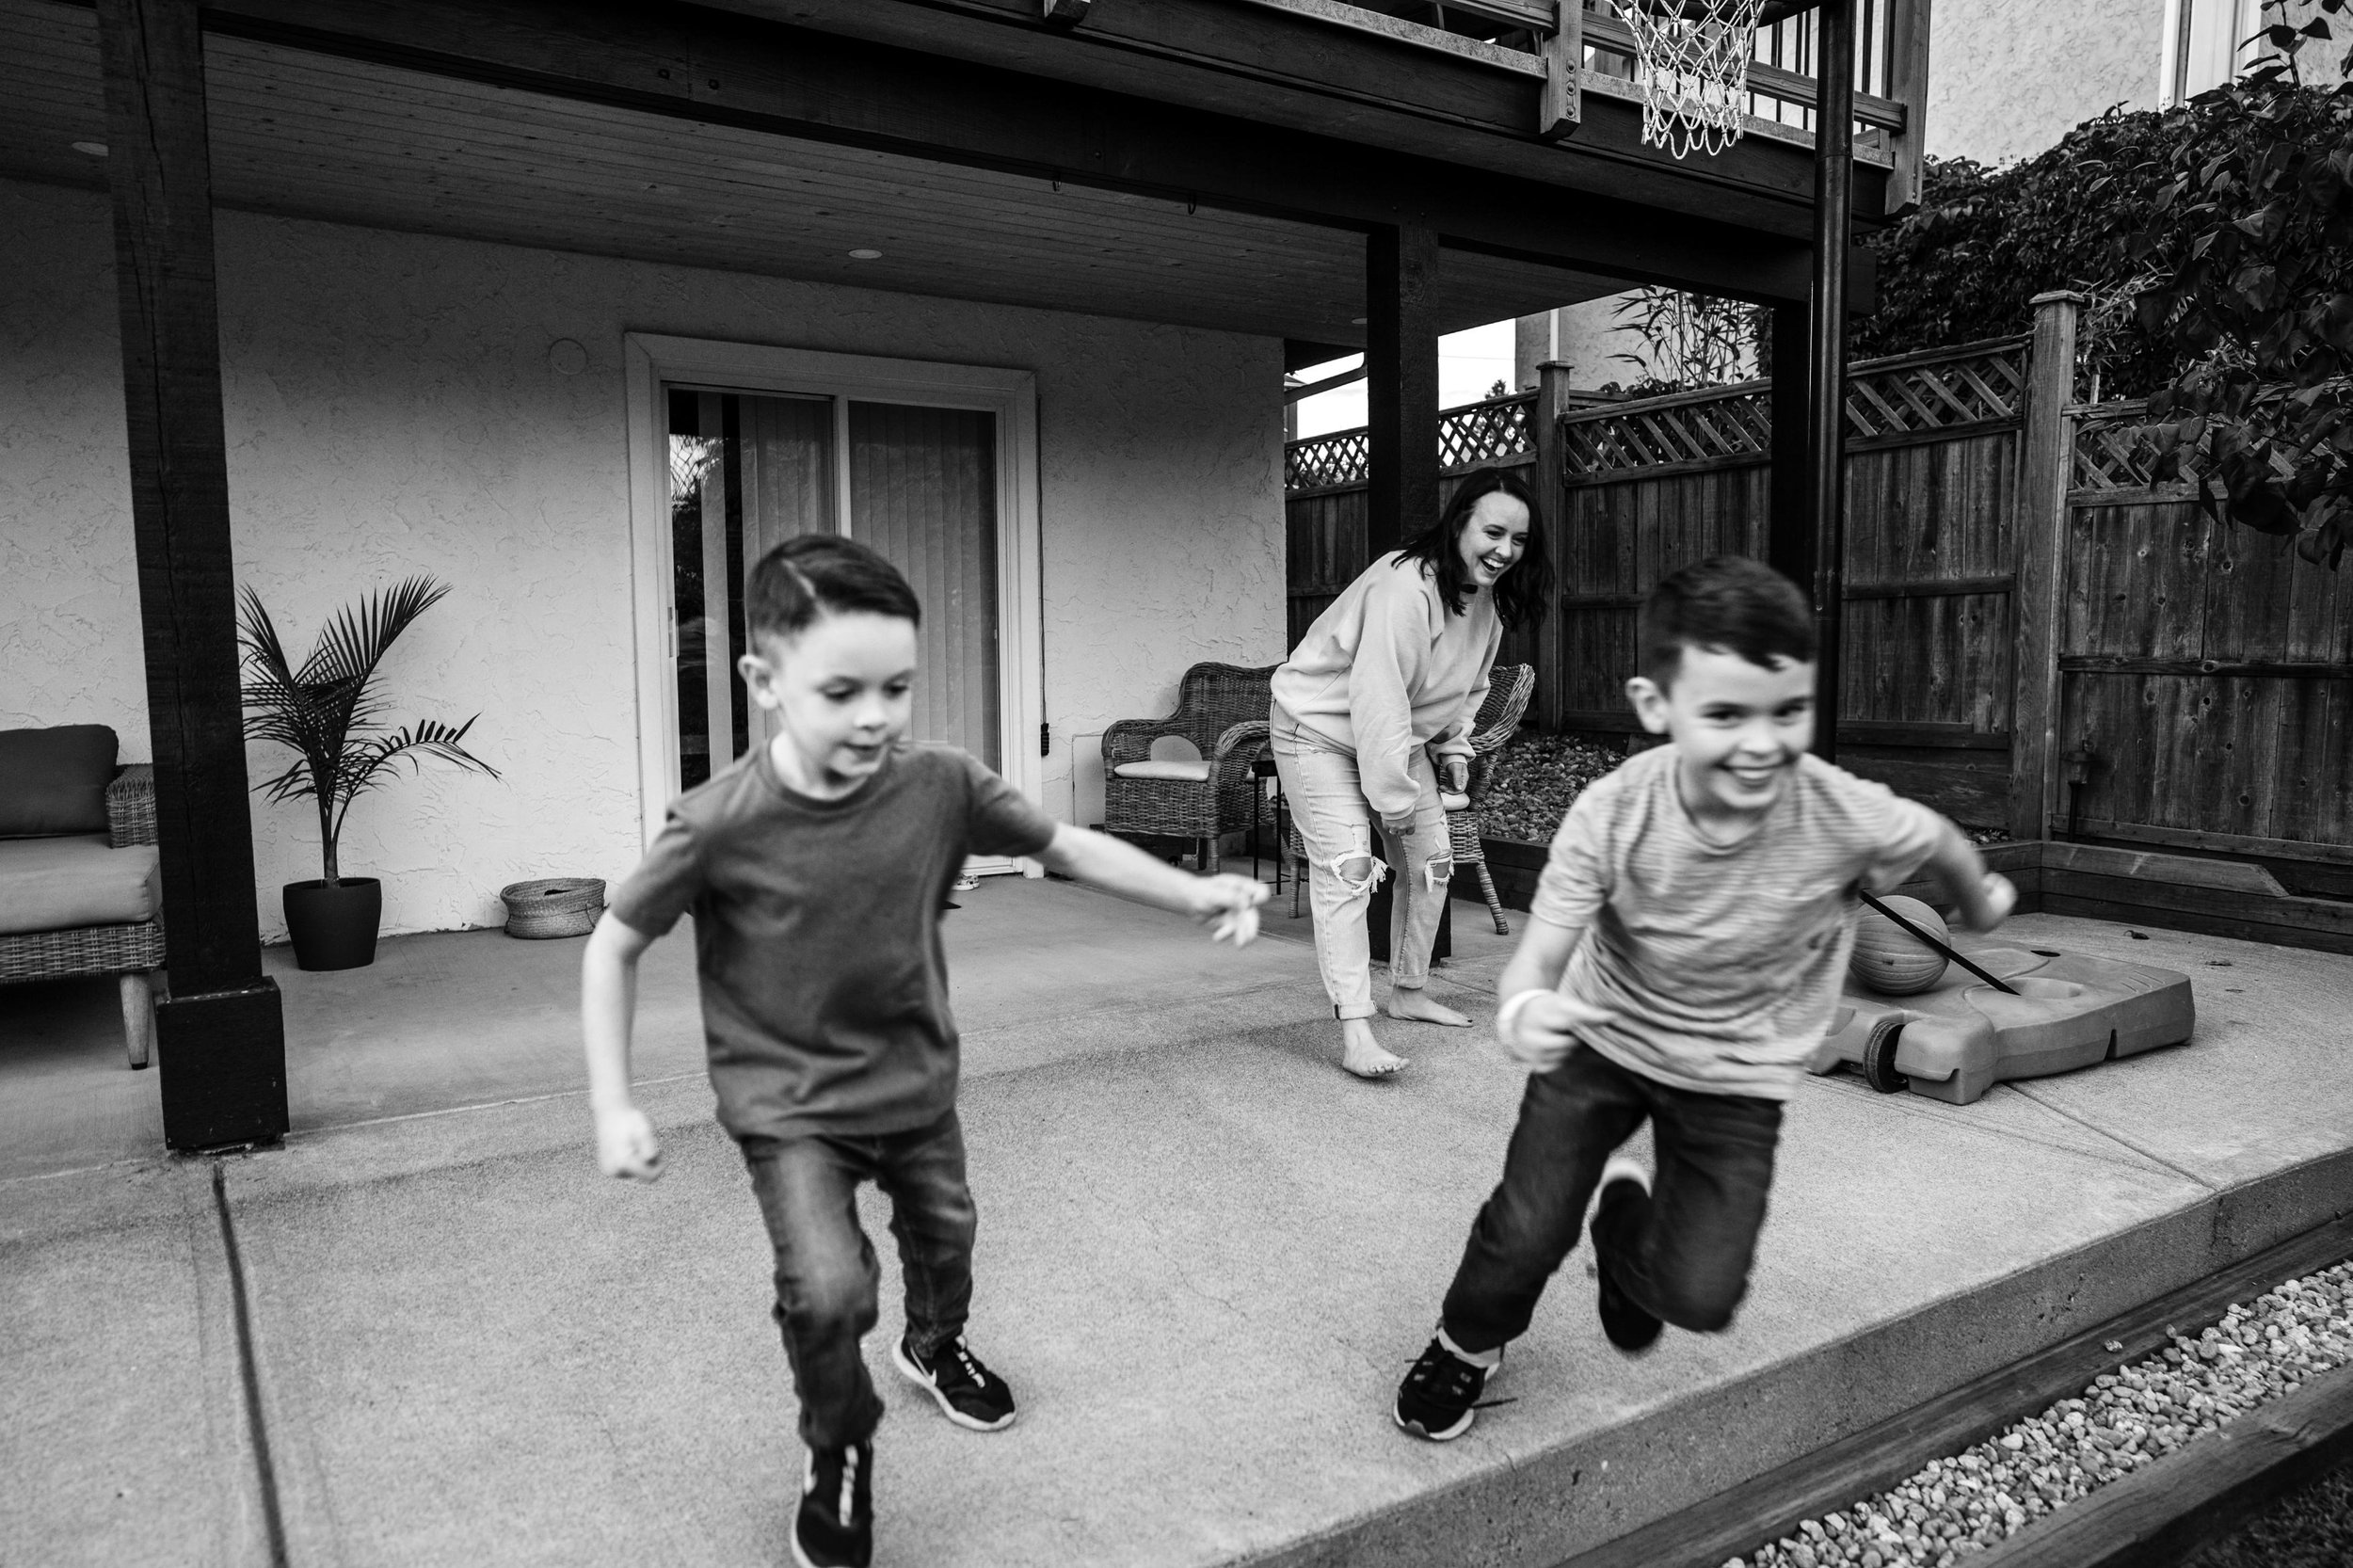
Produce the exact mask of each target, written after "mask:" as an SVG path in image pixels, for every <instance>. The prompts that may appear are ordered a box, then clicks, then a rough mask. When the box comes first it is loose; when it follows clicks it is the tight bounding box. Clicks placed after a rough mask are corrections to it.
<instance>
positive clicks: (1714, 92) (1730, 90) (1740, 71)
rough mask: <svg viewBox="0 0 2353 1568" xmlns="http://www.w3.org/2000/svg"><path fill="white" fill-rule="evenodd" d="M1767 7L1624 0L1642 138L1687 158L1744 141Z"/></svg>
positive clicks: (1748, 2)
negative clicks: (1753, 61) (1752, 67)
mask: <svg viewBox="0 0 2353 1568" xmlns="http://www.w3.org/2000/svg"><path fill="white" fill-rule="evenodd" d="M1572 3H1575V0H1572ZM1766 5H1767V0H1619V5H1618V8H1617V10H1618V18H1619V20H1620V21H1622V22H1624V23H1625V26H1626V30H1627V31H1628V32H1630V33H1632V34H1633V35H1634V57H1635V62H1636V64H1637V66H1638V67H1639V69H1638V71H1637V75H1638V76H1639V77H1640V78H1641V88H1642V139H1643V140H1644V141H1646V142H1649V143H1650V144H1651V145H1652V146H1654V147H1663V148H1665V149H1666V150H1667V151H1668V152H1672V153H1673V154H1674V155H1675V156H1676V157H1677V158H1688V157H1689V156H1690V155H1691V153H1692V152H1693V150H1694V149H1697V150H1701V151H1704V152H1706V153H1707V154H1708V155H1709V156H1711V157H1713V156H1714V155H1715V154H1717V153H1719V152H1722V151H1723V150H1724V149H1725V148H1727V147H1730V146H1731V145H1732V144H1733V143H1734V142H1736V141H1738V140H1739V139H1740V131H1741V117H1742V116H1743V115H1745V114H1746V113H1747V112H1748V99H1749V56H1751V55H1752V54H1753V52H1754V50H1755V47H1756V28H1757V22H1758V19H1759V18H1760V17H1762V16H1763V14H1764V12H1765V9H1766ZM1774 9H1775V10H1777V11H1786V10H1787V9H1788V7H1787V6H1785V5H1781V6H1775V7H1774Z"/></svg>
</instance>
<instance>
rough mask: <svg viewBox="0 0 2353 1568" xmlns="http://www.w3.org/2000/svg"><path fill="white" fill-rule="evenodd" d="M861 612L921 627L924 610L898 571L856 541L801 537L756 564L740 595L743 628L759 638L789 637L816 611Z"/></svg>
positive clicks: (833, 536)
mask: <svg viewBox="0 0 2353 1568" xmlns="http://www.w3.org/2000/svg"><path fill="white" fill-rule="evenodd" d="M821 610H822V611H824V613H825V614H827V615H833V616H839V615H844V614H848V613H851V612H855V611H860V610H863V611H865V612H867V613H868V614H870V615H876V616H898V617H899V618H900V619H902V620H910V621H913V622H915V623H916V624H917V625H918V626H920V625H921V624H923V606H922V603H921V601H920V600H918V599H917V598H916V597H915V590H914V589H913V588H910V587H908V586H907V580H906V579H905V578H904V577H902V576H900V575H899V568H897V567H894V566H892V565H891V564H890V563H889V562H888V561H886V560H884V559H883V558H882V557H881V556H880V555H877V554H875V553H874V552H872V551H871V550H869V549H867V548H866V546H864V545H862V544H858V543H856V541H855V540H851V539H845V538H842V537H841V536H839V535H836V534H803V535H800V536H797V537H794V538H790V539H787V540H785V541H784V543H782V544H780V545H778V546H776V549H774V550H772V551H770V552H768V553H767V554H765V555H762V556H761V557H760V564H759V565H758V566H756V567H754V568H752V581H751V585H750V586H749V587H748V588H747V589H745V590H744V626H745V628H746V629H747V630H748V631H749V632H750V633H751V635H752V636H753V637H755V638H758V637H763V636H767V637H792V636H797V635H799V634H800V633H801V632H804V631H806V630H807V629H808V623H809V622H811V621H813V620H815V619H816V618H817V615H818V612H819V611H821Z"/></svg>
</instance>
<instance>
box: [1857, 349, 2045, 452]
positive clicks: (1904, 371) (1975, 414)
mask: <svg viewBox="0 0 2353 1568" xmlns="http://www.w3.org/2000/svg"><path fill="white" fill-rule="evenodd" d="M2025 403H2026V355H2025V350H2024V349H2023V348H2021V347H2018V346H2016V345H2004V346H2000V347H1988V348H1984V349H1980V350H1977V351H1975V352H1972V353H1968V354H1966V355H1964V356H1961V357H1957V358H1954V359H1950V360H1932V361H1929V362H1926V363H1917V362H1915V363H1910V364H1905V363H1897V364H1892V365H1887V366H1886V367H1885V368H1883V369H1882V368H1874V367H1873V366H1872V365H1871V364H1870V363H1868V362H1867V361H1866V362H1865V363H1863V364H1859V365H1856V366H1855V367H1854V368H1853V369H1852V370H1850V371H1849V372H1848V374H1847V435H1848V438H1849V440H1869V439H1871V438H1872V437H1875V436H1911V435H1926V434H1931V433H1933V432H1935V431H1938V430H1949V429H1951V428H1953V427H1954V426H1955V425H1961V424H1989V423H1992V422H1993V421H1996V420H2011V419H2016V418H2018V417H2019V415H2020V414H2021V412H2023V411H2024V409H2025Z"/></svg>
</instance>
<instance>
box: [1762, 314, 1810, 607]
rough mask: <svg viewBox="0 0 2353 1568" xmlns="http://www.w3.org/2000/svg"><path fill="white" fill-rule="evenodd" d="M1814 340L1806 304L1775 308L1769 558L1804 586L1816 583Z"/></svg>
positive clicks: (1775, 566) (1767, 540)
mask: <svg viewBox="0 0 2353 1568" xmlns="http://www.w3.org/2000/svg"><path fill="white" fill-rule="evenodd" d="M1810 341H1811V339H1810V337H1809V335H1808V332H1807V319H1806V307H1805V306H1804V305H1802V304H1790V305H1776V306H1774V307H1773V308H1772V344H1773V363H1772V371H1773V379H1772V386H1771V389H1770V396H1771V399H1772V444H1773V456H1772V462H1773V478H1772V490H1771V500H1770V505H1771V513H1770V520H1769V521H1768V523H1767V524H1766V534H1765V559H1766V562H1767V564H1768V565H1769V566H1770V567H1771V568H1773V569H1774V570H1775V571H1777V572H1780V573H1781V574H1782V575H1783V576H1784V577H1786V578H1788V579H1789V580H1790V581H1791V582H1792V583H1795V584H1798V585H1799V586H1800V587H1801V588H1804V587H1811V586H1812V585H1813V583H1814V526H1813V522H1812V520H1811V519H1810V517H1809V516H1808V514H1807V512H1806V465H1807V464H1808V463H1809V462H1811V461H1812V458H1811V456H1810V455H1809V454H1808V452H1807V449H1806V443H1805V410H1806V403H1807V393H1806V384H1807V383H1806V377H1807V376H1808V375H1809V374H1810V373H1811V365H1812V361H1811V360H1809V359H1808V357H1807V352H1806V346H1807V344H1808V343H1809V342H1810Z"/></svg>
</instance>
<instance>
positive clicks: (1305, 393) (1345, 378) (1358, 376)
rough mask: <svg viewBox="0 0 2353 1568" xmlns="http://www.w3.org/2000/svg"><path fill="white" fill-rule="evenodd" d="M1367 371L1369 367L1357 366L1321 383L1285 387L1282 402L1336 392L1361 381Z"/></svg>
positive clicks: (1309, 382) (1329, 377)
mask: <svg viewBox="0 0 2353 1568" xmlns="http://www.w3.org/2000/svg"><path fill="white" fill-rule="evenodd" d="M1368 371H1369V366H1366V365H1358V366H1357V367H1356V368H1355V369H1354V370H1344V371H1341V372H1340V373H1339V374H1338V375H1337V376H1325V377H1324V378H1323V379H1322V380H1321V381H1302V382H1301V383H1300V384H1299V385H1297V386H1295V387H1285V388H1284V389H1283V401H1284V402H1285V403H1287V404H1289V403H1297V402H1300V401H1301V400H1303V399H1305V398H1310V397H1313V396H1315V395H1316V394H1317V393H1318V392H1333V391H1337V389H1339V388H1341V387H1345V386H1348V385H1350V384H1351V383H1353V382H1357V381H1361V380H1363V379H1364V378H1365V376H1366V374H1367V373H1368Z"/></svg>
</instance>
